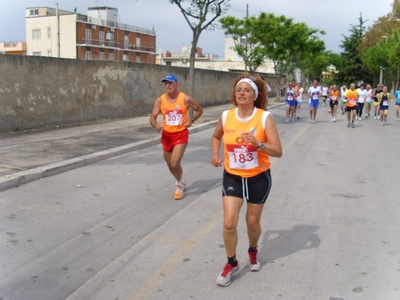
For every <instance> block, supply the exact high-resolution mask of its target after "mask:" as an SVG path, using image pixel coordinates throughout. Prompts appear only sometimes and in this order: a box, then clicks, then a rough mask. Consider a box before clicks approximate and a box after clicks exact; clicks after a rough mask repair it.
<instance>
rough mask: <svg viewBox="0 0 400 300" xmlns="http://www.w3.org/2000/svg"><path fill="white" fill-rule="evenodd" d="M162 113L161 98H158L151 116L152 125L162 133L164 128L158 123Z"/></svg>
mask: <svg viewBox="0 0 400 300" xmlns="http://www.w3.org/2000/svg"><path fill="white" fill-rule="evenodd" d="M160 113H161V98H158V99H157V100H156V102H155V103H154V107H153V111H152V112H151V115H150V124H151V126H153V127H154V128H155V129H156V130H157V131H161V130H162V129H163V126H162V125H160V124H158V123H157V117H158V115H159V114H160Z"/></svg>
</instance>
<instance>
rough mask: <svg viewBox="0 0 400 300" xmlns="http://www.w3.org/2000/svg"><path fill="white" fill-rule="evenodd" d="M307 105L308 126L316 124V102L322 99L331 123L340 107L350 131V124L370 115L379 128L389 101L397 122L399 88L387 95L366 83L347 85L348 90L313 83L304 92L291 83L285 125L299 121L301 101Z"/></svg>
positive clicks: (399, 118)
mask: <svg viewBox="0 0 400 300" xmlns="http://www.w3.org/2000/svg"><path fill="white" fill-rule="evenodd" d="M307 96H308V99H309V105H310V119H309V122H310V123H315V122H316V117H317V111H318V106H319V99H320V98H321V97H322V105H323V106H325V105H326V104H327V103H328V105H329V110H328V112H329V113H330V114H331V116H332V122H336V116H337V109H338V106H339V105H340V110H341V113H342V115H344V114H345V113H346V114H347V127H353V128H354V121H355V120H356V119H357V120H359V121H361V120H362V118H363V113H364V114H365V118H366V119H367V118H369V117H370V116H371V114H372V113H373V114H374V119H376V120H380V121H381V125H383V124H384V123H385V122H386V119H387V116H388V112H389V102H390V101H391V100H392V99H395V102H396V121H400V87H399V89H398V90H397V91H396V92H395V93H394V95H391V94H390V93H389V92H388V89H387V87H386V86H384V85H383V84H382V83H379V84H378V85H377V87H376V88H375V89H373V88H372V86H371V85H370V84H364V83H363V84H360V85H359V87H358V88H357V87H356V85H355V83H351V84H350V86H349V88H347V86H346V85H343V86H341V87H338V86H337V85H332V86H330V87H328V86H327V85H326V84H324V85H323V86H320V85H318V81H317V80H314V81H313V83H312V85H311V86H310V87H309V89H308V90H307V92H305V90H304V88H303V87H302V86H301V84H300V83H298V84H296V83H295V82H293V81H292V82H291V83H290V84H289V87H288V89H287V92H286V123H289V122H294V119H295V118H297V119H299V118H300V108H301V104H302V100H303V98H305V97H307Z"/></svg>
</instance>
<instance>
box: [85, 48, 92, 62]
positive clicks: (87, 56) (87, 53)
mask: <svg viewBox="0 0 400 300" xmlns="http://www.w3.org/2000/svg"><path fill="white" fill-rule="evenodd" d="M85 58H86V60H91V59H92V51H90V50H89V51H86V56H85Z"/></svg>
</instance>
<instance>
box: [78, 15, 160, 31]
mask: <svg viewBox="0 0 400 300" xmlns="http://www.w3.org/2000/svg"><path fill="white" fill-rule="evenodd" d="M77 21H78V22H79V21H80V22H85V23H89V24H93V25H98V26H106V27H114V28H117V29H121V30H128V31H132V32H137V33H141V34H147V35H152V36H156V32H155V30H154V29H148V28H143V27H139V26H134V25H129V24H123V23H119V22H114V21H108V20H104V19H98V18H93V17H88V16H82V15H77Z"/></svg>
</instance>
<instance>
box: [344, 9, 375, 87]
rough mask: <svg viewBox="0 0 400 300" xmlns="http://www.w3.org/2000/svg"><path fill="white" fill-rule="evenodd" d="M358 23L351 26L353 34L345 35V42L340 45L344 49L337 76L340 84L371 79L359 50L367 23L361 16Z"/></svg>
mask: <svg viewBox="0 0 400 300" xmlns="http://www.w3.org/2000/svg"><path fill="white" fill-rule="evenodd" d="M358 21H359V22H358V25H350V26H351V27H350V30H349V31H350V32H351V34H350V35H349V36H345V35H343V37H344V40H343V41H342V44H341V45H340V47H341V48H342V49H343V51H342V53H341V54H340V56H341V60H342V66H341V68H340V69H339V73H338V74H337V78H338V80H339V82H340V83H346V84H350V83H351V82H358V81H359V80H366V79H369V75H368V70H367V69H366V68H365V66H364V64H363V62H362V60H361V54H360V52H359V50H358V48H359V46H360V43H361V41H362V39H363V38H364V33H365V27H364V24H365V22H366V21H364V20H363V18H362V15H361V14H360V17H359V18H358Z"/></svg>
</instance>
